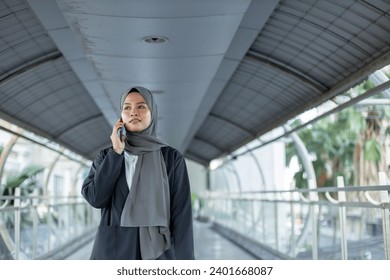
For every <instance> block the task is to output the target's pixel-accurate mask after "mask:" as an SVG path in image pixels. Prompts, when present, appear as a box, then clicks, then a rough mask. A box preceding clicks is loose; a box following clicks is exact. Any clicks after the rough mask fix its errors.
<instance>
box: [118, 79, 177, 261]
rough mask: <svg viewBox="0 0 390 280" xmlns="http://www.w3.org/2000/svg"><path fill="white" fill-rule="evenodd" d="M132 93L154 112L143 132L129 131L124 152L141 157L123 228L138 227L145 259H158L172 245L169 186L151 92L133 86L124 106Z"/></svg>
mask: <svg viewBox="0 0 390 280" xmlns="http://www.w3.org/2000/svg"><path fill="white" fill-rule="evenodd" d="M130 92H139V93H140V94H141V95H142V97H143V98H144V99H145V101H146V103H147V105H148V106H149V109H150V112H151V122H150V125H149V126H148V127H147V128H146V129H145V130H143V131H141V132H137V133H135V132H130V131H126V140H125V150H126V151H128V152H129V153H131V154H133V155H138V161H137V164H136V167H135V172H134V177H133V181H132V185H131V188H130V192H129V194H128V196H127V199H126V202H125V205H124V208H123V211H122V216H121V226H122V227H139V231H140V232H139V233H140V234H139V235H140V248H141V257H142V259H156V258H158V257H159V256H160V255H161V254H162V253H163V252H164V251H165V250H167V249H169V248H170V246H171V233H170V231H169V220H170V196H169V183H168V176H167V171H166V166H165V161H164V158H163V156H162V154H161V147H163V146H166V144H165V143H164V142H162V141H161V140H160V139H158V138H157V105H156V104H155V102H154V99H153V96H152V94H151V93H150V91H149V90H147V89H146V88H143V87H133V88H131V89H129V90H127V91H125V92H124V93H123V94H122V97H121V110H122V107H123V103H124V101H125V99H126V97H127V95H128V94H129V93H130Z"/></svg>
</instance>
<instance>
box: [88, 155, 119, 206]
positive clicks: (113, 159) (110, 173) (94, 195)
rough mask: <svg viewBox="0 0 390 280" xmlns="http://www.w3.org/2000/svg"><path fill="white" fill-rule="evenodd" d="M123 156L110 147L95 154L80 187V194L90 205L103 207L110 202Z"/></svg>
mask: <svg viewBox="0 0 390 280" xmlns="http://www.w3.org/2000/svg"><path fill="white" fill-rule="evenodd" d="M123 158H124V156H123V154H121V155H119V154H117V153H116V152H115V151H114V150H113V149H112V148H110V149H108V150H102V151H100V153H99V154H98V155H97V157H96V158H95V160H94V161H93V163H92V166H91V169H90V171H89V174H88V176H87V177H86V178H85V180H84V182H83V185H82V188H81V194H82V195H83V197H84V198H85V199H86V200H87V201H88V203H89V204H90V205H91V206H93V207H95V208H103V207H105V206H106V205H107V204H108V203H110V199H111V195H112V193H113V191H114V189H115V185H116V182H117V180H118V177H119V175H120V172H121V168H122V163H123Z"/></svg>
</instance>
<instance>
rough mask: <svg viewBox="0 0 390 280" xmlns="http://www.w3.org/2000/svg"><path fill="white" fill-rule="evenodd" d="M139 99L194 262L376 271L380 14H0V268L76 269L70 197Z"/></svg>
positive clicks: (380, 203)
mask: <svg viewBox="0 0 390 280" xmlns="http://www.w3.org/2000/svg"><path fill="white" fill-rule="evenodd" d="M136 85H138V86H144V87H146V88H148V89H150V90H151V93H152V94H153V96H154V97H155V99H156V102H157V103H158V122H159V123H158V124H159V131H158V137H159V138H160V139H162V140H163V141H165V142H166V143H168V144H169V145H170V146H172V147H174V148H175V149H177V150H178V151H180V153H181V154H182V155H183V156H184V157H185V159H186V163H187V166H188V171H189V175H190V180H191V191H192V199H193V205H192V206H193V213H194V216H195V217H196V218H197V219H195V220H194V230H195V248H196V253H195V255H196V258H197V259H201V260H208V259H213V260H217V259H226V260H234V259H245V260H246V259H248V260H250V259H265V260H276V259H304V260H306V259H314V260H321V259H337V260H338V259H343V260H348V259H365V260H374V259H378V260H389V259H390V213H389V211H390V202H389V191H390V180H389V175H390V112H389V108H390V106H389V105H390V2H389V1H388V0H359V1H354V0H343V1H337V0H319V1H315V0H267V1H265V0H264V1H262V0H213V1H210V0H151V1H142V0H137V1H136V0H117V1H106V0H94V1H92V0H91V1H86V0H72V1H67V0H56V1H54V0H0V260H14V259H15V260H30V259H40V260H42V259H44V260H45V259H61V260H62V259H68V260H75V259H76V260H77V259H80V260H81V259H88V258H89V252H90V250H91V246H92V243H91V240H92V238H93V236H94V232H95V230H96V225H97V223H98V220H99V218H100V217H99V214H100V213H98V212H97V211H95V210H96V209H93V208H92V207H91V206H90V205H88V204H87V203H86V201H85V199H83V197H82V196H81V195H80V187H81V184H82V182H83V180H84V178H85V177H86V174H87V172H88V171H89V168H90V166H91V162H92V160H93V159H94V158H95V156H96V155H97V153H98V152H99V151H100V150H101V149H103V148H107V147H109V146H111V140H110V135H111V132H112V127H113V125H114V123H115V122H116V121H117V120H118V117H119V113H120V110H119V104H118V103H119V97H120V95H121V93H122V92H123V91H124V90H125V89H128V87H129V86H131V87H133V86H136ZM349 109H350V110H349ZM342 113H344V114H342ZM338 116H341V117H340V118H338ZM321 120H330V121H329V122H326V123H325V124H324V123H321V124H320V125H318V127H315V125H316V124H319V123H320V121H321ZM334 123H337V124H341V125H338V126H331V125H330V124H334ZM315 128H316V129H315ZM329 131H332V133H330V132H329ZM311 132H313V133H311ZM305 136H306V138H305V139H303V138H304V137H305ZM0 277H1V272H0Z"/></svg>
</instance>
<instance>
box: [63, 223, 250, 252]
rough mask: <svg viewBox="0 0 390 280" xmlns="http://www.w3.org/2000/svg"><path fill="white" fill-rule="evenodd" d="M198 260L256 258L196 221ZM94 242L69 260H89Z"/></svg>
mask: <svg viewBox="0 0 390 280" xmlns="http://www.w3.org/2000/svg"><path fill="white" fill-rule="evenodd" d="M194 244H195V258H196V259H197V260H252V259H254V257H253V256H252V255H250V254H248V253H246V252H245V251H243V250H242V249H240V248H239V247H238V246H236V245H234V244H233V243H231V242H230V241H229V240H227V239H226V238H224V237H222V236H221V235H219V234H218V233H216V232H215V231H213V230H212V229H211V224H209V223H206V222H199V221H194ZM91 249H92V242H90V243H88V244H87V245H86V246H84V247H83V248H81V249H80V250H79V251H77V252H75V253H74V254H72V255H71V256H69V257H68V258H67V259H68V260H88V259H89V254H90V252H91Z"/></svg>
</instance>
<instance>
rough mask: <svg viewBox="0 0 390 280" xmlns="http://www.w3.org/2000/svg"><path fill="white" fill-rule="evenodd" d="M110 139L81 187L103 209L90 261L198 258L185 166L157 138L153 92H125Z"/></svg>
mask: <svg viewBox="0 0 390 280" xmlns="http://www.w3.org/2000/svg"><path fill="white" fill-rule="evenodd" d="M122 128H125V131H126V133H125V137H124V139H123V140H121V139H120V138H119V137H120V136H118V130H119V129H122ZM111 142H112V147H110V148H107V149H104V150H102V151H100V153H99V155H98V156H97V157H96V159H95V160H94V161H93V164H92V167H91V170H90V172H89V174H88V176H87V178H86V179H85V181H84V183H83V186H82V191H81V193H82V195H83V196H84V197H85V199H86V200H87V201H88V202H89V203H90V204H91V205H92V206H93V207H95V208H100V209H101V221H100V225H99V228H98V232H97V235H96V238H95V243H94V246H93V249H92V254H91V259H194V249H193V247H194V246H193V231H192V213H191V196H190V185H189V180H188V174H187V168H186V164H185V161H184V158H183V156H182V155H181V154H180V153H179V152H178V151H177V150H175V149H174V148H172V147H170V146H168V145H167V144H165V143H164V142H162V141H161V140H160V139H158V138H157V106H156V104H155V102H154V99H153V96H152V94H151V93H150V91H149V90H147V89H146V88H143V87H134V88H131V89H130V90H127V91H125V92H124V93H123V94H122V97H121V119H120V120H118V121H117V122H116V123H115V125H114V127H113V130H112V134H111Z"/></svg>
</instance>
